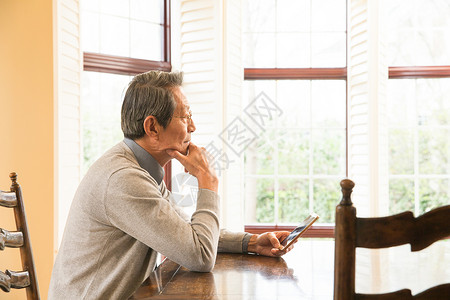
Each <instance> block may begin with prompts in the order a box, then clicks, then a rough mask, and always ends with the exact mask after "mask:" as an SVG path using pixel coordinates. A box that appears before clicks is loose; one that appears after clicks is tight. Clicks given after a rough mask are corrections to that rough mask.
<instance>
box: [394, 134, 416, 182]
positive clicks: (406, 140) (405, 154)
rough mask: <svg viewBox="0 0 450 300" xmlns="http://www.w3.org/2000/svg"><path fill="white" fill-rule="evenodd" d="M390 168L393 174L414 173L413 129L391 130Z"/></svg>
mask: <svg viewBox="0 0 450 300" xmlns="http://www.w3.org/2000/svg"><path fill="white" fill-rule="evenodd" d="M389 170H390V173H391V174H414V132H413V130H411V129H391V130H389Z"/></svg>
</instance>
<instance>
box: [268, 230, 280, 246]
mask: <svg viewBox="0 0 450 300" xmlns="http://www.w3.org/2000/svg"><path fill="white" fill-rule="evenodd" d="M268 237H269V241H270V243H271V244H272V246H273V247H274V248H279V247H280V241H279V240H278V238H277V236H276V235H275V233H273V232H270V233H269V235H268Z"/></svg>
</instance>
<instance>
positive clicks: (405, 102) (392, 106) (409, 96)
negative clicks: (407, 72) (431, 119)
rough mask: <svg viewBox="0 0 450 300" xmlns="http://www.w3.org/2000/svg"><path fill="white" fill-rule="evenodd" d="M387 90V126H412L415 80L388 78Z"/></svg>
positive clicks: (414, 121)
mask: <svg viewBox="0 0 450 300" xmlns="http://www.w3.org/2000/svg"><path fill="white" fill-rule="evenodd" d="M388 91H389V92H388V94H387V97H388V101H387V106H388V112H387V114H388V120H389V126H391V127H395V126H399V127H411V126H414V124H415V123H416V102H415V94H416V92H415V91H416V85H415V81H414V80H389V81H388Z"/></svg>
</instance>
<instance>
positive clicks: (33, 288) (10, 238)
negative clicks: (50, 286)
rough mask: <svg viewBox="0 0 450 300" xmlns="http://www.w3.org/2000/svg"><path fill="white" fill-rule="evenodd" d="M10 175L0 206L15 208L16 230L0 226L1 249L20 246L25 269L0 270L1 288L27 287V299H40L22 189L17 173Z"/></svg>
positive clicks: (0, 193) (1, 195) (0, 199)
mask: <svg viewBox="0 0 450 300" xmlns="http://www.w3.org/2000/svg"><path fill="white" fill-rule="evenodd" d="M9 177H10V178H11V181H12V184H11V189H10V191H6V192H4V191H0V206H2V207H6V208H12V209H13V210H14V218H15V221H16V231H12V230H7V229H3V228H0V250H4V249H5V247H11V248H19V249H20V257H21V260H22V268H23V270H21V271H19V272H15V271H11V270H6V271H5V272H2V271H0V288H1V289H2V290H3V291H4V292H9V291H10V289H11V288H16V289H20V288H25V289H26V292H27V299H29V300H31V299H33V300H37V299H40V297H39V288H38V283H37V279H36V272H35V268H34V260H33V254H32V251H31V243H30V236H29V234H28V224H27V219H26V215H25V209H24V205H23V198H22V189H21V187H20V185H19V184H18V183H17V174H16V173H11V174H9ZM0 298H1V297H0Z"/></svg>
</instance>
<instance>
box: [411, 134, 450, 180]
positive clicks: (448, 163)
mask: <svg viewBox="0 0 450 300" xmlns="http://www.w3.org/2000/svg"><path fill="white" fill-rule="evenodd" d="M419 172H420V173H421V174H450V129H424V130H420V131H419Z"/></svg>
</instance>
